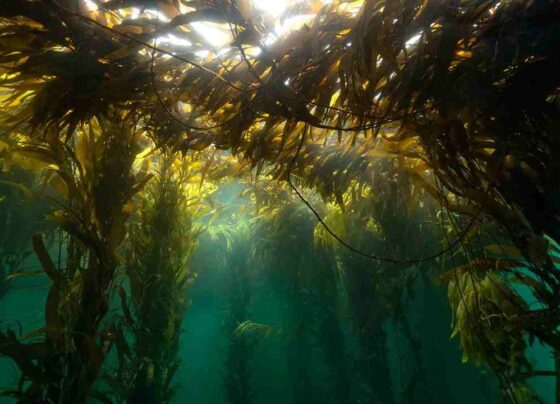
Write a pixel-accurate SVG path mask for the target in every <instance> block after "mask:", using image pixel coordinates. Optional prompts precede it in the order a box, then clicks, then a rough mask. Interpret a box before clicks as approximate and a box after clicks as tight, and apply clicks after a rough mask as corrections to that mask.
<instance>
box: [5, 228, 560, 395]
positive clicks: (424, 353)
mask: <svg viewBox="0 0 560 404" xmlns="http://www.w3.org/2000/svg"><path fill="white" fill-rule="evenodd" d="M223 247H224V246H222V245H220V243H219V242H213V241H211V240H209V239H203V240H202V243H201V245H200V247H199V249H198V251H197V253H196V255H195V257H194V259H193V263H192V265H193V268H194V269H195V270H196V271H197V273H198V274H199V277H198V279H197V281H196V282H195V284H194V286H193V287H192V289H190V291H189V292H188V298H189V299H191V300H192V302H193V304H192V307H191V308H190V309H189V311H188V313H187V315H186V317H185V319H184V322H183V327H182V328H183V333H182V334H181V341H180V344H181V348H180V359H181V361H182V364H181V367H180V369H179V371H178V373H177V374H176V376H175V382H176V383H178V384H180V388H179V390H178V392H177V395H176V396H175V398H174V400H173V402H176V403H197V404H198V403H200V404H214V403H216V404H218V403H227V402H228V401H227V397H226V394H225V389H224V383H223V377H224V366H223V364H224V358H225V355H226V350H227V338H226V336H225V334H224V331H223V324H224V321H225V318H226V316H227V310H228V304H229V302H228V298H227V296H228V287H229V286H231V285H230V283H229V278H230V276H231V273H230V271H229V270H228V266H227V260H226V263H225V265H224V263H223V262H220V261H223V260H222V259H221V258H222V257H219V256H220V255H221V254H224V253H225V249H224V248H223ZM216 252H218V254H216ZM234 254H235V253H230V255H229V256H228V259H229V260H231V259H232V255H234ZM218 258H220V259H218ZM238 258H239V257H238ZM26 265H27V266H29V267H35V266H36V265H37V262H36V261H35V260H34V259H33V258H29V259H28V260H27V261H26ZM257 278H258V277H257ZM253 283H254V284H253V285H252V289H253V290H252V294H253V298H252V299H251V305H250V313H251V316H250V318H251V320H253V321H255V322H259V323H265V324H269V325H282V324H284V325H286V326H288V325H289V323H290V321H291V320H290V314H289V306H290V303H291V302H290V301H289V297H287V296H286V293H285V291H282V286H281V285H280V282H278V284H274V283H273V282H263V280H262V279H254V281H253ZM48 287H49V282H48V281H47V278H46V277H44V276H37V277H34V278H29V279H27V278H26V279H21V280H18V281H17V282H16V283H15V284H14V285H13V286H12V289H11V290H10V291H9V293H8V294H7V295H6V296H5V297H4V298H3V299H2V301H1V302H0V316H1V318H2V321H3V323H2V324H3V327H7V326H8V327H12V328H14V327H15V328H16V329H18V328H20V327H21V328H23V332H26V331H29V330H32V329H35V328H37V327H39V326H41V325H42V323H43V321H44V320H43V307H44V301H45V299H46V293H47V291H48ZM414 290H415V292H416V293H415V296H414V298H413V299H412V300H410V302H409V303H408V305H407V312H406V318H407V321H408V322H409V324H410V327H411V329H412V330H413V334H414V337H415V339H416V341H417V343H418V347H419V350H420V352H419V357H420V358H421V359H422V366H423V369H422V370H421V375H422V377H423V379H424V380H423V382H422V383H423V385H421V386H417V389H421V390H422V391H423V398H422V399H420V398H416V399H415V398H411V397H410V396H408V397H407V393H406V388H407V387H406V386H408V385H409V383H410V382H411V378H412V377H414V374H415V369H416V368H417V367H418V362H417V358H418V357H417V356H415V355H413V352H412V350H413V348H412V347H411V346H410V342H409V341H408V340H407V338H406V337H405V336H404V334H403V332H402V330H401V329H400V327H399V326H398V325H395V324H394V323H392V322H391V321H386V322H385V323H384V324H383V329H384V330H385V332H386V334H387V338H386V341H387V344H386V350H387V360H388V363H387V367H388V369H389V371H390V375H389V378H390V381H391V385H390V386H386V387H387V391H389V392H391V394H390V396H391V397H392V400H393V401H392V402H394V403H406V402H426V403H459V404H460V403H464V404H467V403H475V402H476V403H497V402H499V395H498V390H497V384H496V380H495V378H494V377H493V375H492V374H491V372H490V371H489V370H485V369H483V368H480V367H478V368H477V367H475V366H473V365H471V364H468V363H467V364H463V363H461V352H460V349H459V346H458V340H457V339H453V340H450V338H449V333H450V321H451V319H450V313H449V309H448V307H447V305H446V301H445V294H444V293H445V292H444V290H442V289H441V288H438V287H435V286H431V285H425V284H424V283H423V282H422V281H418V282H417V284H416V285H415V286H414ZM337 318H338V320H339V322H340V327H341V329H342V331H343V333H344V337H345V338H344V344H345V347H344V348H345V351H344V352H343V353H341V355H344V359H345V361H346V362H347V363H348V368H349V373H350V379H349V387H350V389H351V392H352V396H358V395H359V394H358V392H359V391H360V389H363V388H365V386H363V385H360V384H359V377H358V376H357V375H353V374H352V373H355V372H357V369H355V366H356V365H355V364H356V362H357V361H358V360H359V359H360V357H359V355H360V353H359V349H358V348H357V344H356V340H355V338H354V337H353V336H352V333H351V331H350V319H348V318H347V316H345V315H344V313H341V314H339V315H338V316H337ZM298 339H306V343H307V345H308V346H309V347H310V348H311V351H310V352H306V357H307V359H306V360H307V361H308V363H307V366H308V369H309V373H310V379H309V380H308V383H310V389H311V396H310V397H311V399H310V401H308V402H310V403H336V402H337V401H334V400H333V398H332V396H331V395H330V394H329V388H330V386H329V379H328V377H327V373H328V369H326V364H325V361H324V358H323V356H322V354H321V346H320V345H319V344H320V338H317V336H313V337H310V336H309V335H303V334H299V335H298V334H296V335H295V336H292V337H290V338H289V339H286V338H283V337H281V336H271V337H269V338H263V339H261V340H259V341H258V342H256V343H255V347H254V351H253V354H252V358H251V364H250V369H251V385H252V390H253V400H254V401H253V402H255V403H263V404H264V403H278V404H280V403H299V402H301V401H298V397H297V396H296V395H295V393H294V391H295V389H294V383H295V382H296V381H295V380H294V372H295V369H294V360H296V359H297V360H298V361H299V360H300V359H301V358H296V357H294V352H291V351H293V349H294V347H295V346H297V344H296V342H297V340H298ZM530 358H531V360H532V361H533V363H534V365H535V366H536V368H547V366H548V367H550V366H552V360H551V359H550V358H549V355H548V353H547V351H546V350H545V349H544V348H536V349H533V350H532V352H531V354H530ZM353 367H354V368H353ZM17 377H18V370H17V367H16V366H15V365H14V364H13V363H11V362H10V361H9V360H8V359H5V358H3V359H1V360H0V384H1V385H2V386H4V387H9V386H15V383H16V382H17ZM547 382H548V383H547ZM533 386H534V387H535V388H536V389H537V391H538V392H539V394H540V396H541V397H542V398H543V402H547V403H548V402H550V403H552V400H551V395H552V391H553V388H554V383H553V382H550V381H548V380H546V379H544V380H542V381H541V380H539V382H538V383H534V384H533ZM403 390H404V391H405V392H403ZM2 402H5V403H8V402H13V401H12V400H11V399H6V398H5V399H3V400H2ZM350 402H360V401H350ZM372 402H377V401H372ZM387 402H390V401H387Z"/></svg>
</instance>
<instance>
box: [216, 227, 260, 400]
mask: <svg viewBox="0 0 560 404" xmlns="http://www.w3.org/2000/svg"><path fill="white" fill-rule="evenodd" d="M249 237H250V236H249V234H247V232H244V233H243V232H241V231H240V232H238V233H237V234H236V237H235V241H234V243H233V245H232V247H231V249H230V251H229V254H228V256H229V257H228V258H229V259H228V260H227V269H226V271H227V272H228V273H229V274H228V277H229V280H228V283H227V285H228V286H227V289H226V290H225V292H224V293H225V294H226V296H227V297H226V302H227V303H226V313H227V314H226V318H225V321H224V326H223V331H224V333H225V335H226V337H227V339H228V345H227V347H226V351H225V355H224V356H225V357H224V360H223V373H224V375H223V383H224V387H225V391H226V397H227V402H228V403H230V404H244V403H246V404H250V403H252V402H253V397H254V391H253V390H254V389H253V383H254V375H253V363H254V355H255V350H256V348H257V346H258V345H257V343H258V340H257V338H258V337H257V336H255V335H254V334H252V333H250V332H241V331H239V327H240V325H241V324H243V323H244V322H245V321H248V320H249V319H250V317H251V303H252V298H251V297H252V293H253V287H252V284H253V282H254V281H253V280H252V279H251V272H252V271H253V272H254V269H251V267H250V265H251V260H250V254H249V253H250V238H249Z"/></svg>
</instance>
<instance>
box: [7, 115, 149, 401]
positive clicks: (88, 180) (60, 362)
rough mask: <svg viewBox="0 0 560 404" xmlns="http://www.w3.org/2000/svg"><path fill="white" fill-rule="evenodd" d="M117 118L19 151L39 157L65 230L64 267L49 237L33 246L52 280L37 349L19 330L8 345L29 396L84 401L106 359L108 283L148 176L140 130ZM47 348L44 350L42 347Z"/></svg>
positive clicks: (33, 142)
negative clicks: (143, 171)
mask: <svg viewBox="0 0 560 404" xmlns="http://www.w3.org/2000/svg"><path fill="white" fill-rule="evenodd" d="M113 118H114V121H113V122H107V121H103V120H99V121H94V122H92V123H91V125H90V126H89V127H87V128H84V129H83V130H80V131H77V132H76V134H75V136H74V138H73V139H72V141H71V142H70V143H66V144H65V143H62V142H61V141H60V140H59V139H58V137H57V136H55V135H51V136H46V137H45V139H44V140H43V141H41V140H39V139H34V138H28V139H25V143H24V139H22V140H21V145H16V146H15V147H14V152H15V153H19V154H21V155H22V156H25V157H26V158H29V159H31V160H36V161H38V163H39V164H42V165H43V166H44V168H43V170H44V172H45V175H46V176H47V177H48V178H49V181H50V184H51V186H52V187H53V188H54V190H56V192H57V194H58V195H57V196H56V197H55V198H54V204H55V206H56V207H58V208H59V210H57V211H55V212H54V213H53V215H52V219H53V220H54V221H55V222H56V223H57V224H58V225H59V226H60V228H61V229H63V230H64V232H65V235H66V238H65V240H66V243H64V244H63V246H62V248H64V249H65V250H66V255H67V258H68V259H67V262H66V265H63V266H57V265H55V263H54V262H53V260H52V259H51V257H50V255H49V252H48V251H47V249H46V247H45V245H44V242H43V237H42V236H41V235H40V234H37V235H35V236H34V237H33V248H34V251H35V253H36V254H37V257H38V259H39V260H40V262H41V265H42V267H43V270H44V271H45V273H46V274H47V275H48V276H49V277H50V278H51V280H52V282H53V284H52V286H51V289H50V292H49V296H48V299H47V303H46V307H45V320H46V324H45V328H44V329H42V330H38V331H37V333H38V334H41V333H42V334H44V337H43V338H40V340H39V342H37V343H36V344H35V345H34V346H35V347H36V348H34V349H31V346H29V347H28V346H27V345H25V344H21V343H20V342H18V341H17V339H16V338H15V337H14V336H13V335H12V336H11V337H10V336H4V338H5V339H6V340H7V341H9V342H7V343H6V344H4V345H3V346H4V347H5V350H4V354H6V355H8V356H10V357H12V358H13V359H14V360H16V362H17V363H18V364H19V366H20V370H21V371H22V376H21V381H20V389H21V391H20V392H19V393H14V394H15V395H16V396H19V397H21V399H22V400H24V401H25V400H28V399H32V400H39V399H43V398H44V397H47V398H48V399H49V400H52V401H53V402H60V401H62V402H68V401H70V400H78V402H80V401H84V400H85V398H86V397H87V396H88V394H89V393H90V391H89V389H90V386H91V385H92V383H93V382H94V381H95V379H96V378H97V376H98V372H99V368H100V366H101V364H102V362H103V360H104V354H103V351H102V349H101V345H102V343H103V341H102V339H103V337H102V332H101V329H100V327H101V323H102V320H103V318H104V317H105V315H106V313H107V308H108V306H107V301H108V296H107V293H108V288H109V286H110V284H111V281H112V279H113V276H114V274H115V270H116V268H117V264H118V262H117V260H118V259H117V251H116V250H117V248H118V247H119V245H120V243H121V242H122V239H123V237H124V232H125V227H124V225H125V220H126V218H127V216H128V214H127V213H126V211H125V209H124V206H125V205H126V203H127V202H128V201H129V200H130V198H132V196H133V195H134V194H135V193H136V192H137V191H138V190H139V189H140V188H141V187H142V185H143V184H144V183H145V182H146V180H147V178H146V177H144V178H136V177H135V176H134V174H133V172H132V164H133V162H134V158H135V155H136V153H137V152H138V149H137V148H136V147H135V139H136V136H137V135H136V134H135V133H134V132H133V131H130V129H129V128H128V127H127V125H126V123H125V122H123V121H122V120H120V119H119V117H118V114H117V113H115V116H114V117H113ZM39 347H40V348H41V349H38V348H39Z"/></svg>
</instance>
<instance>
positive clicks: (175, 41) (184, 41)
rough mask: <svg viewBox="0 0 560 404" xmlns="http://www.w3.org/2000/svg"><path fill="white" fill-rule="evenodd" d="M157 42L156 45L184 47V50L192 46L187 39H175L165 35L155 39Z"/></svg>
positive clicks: (172, 36) (173, 36)
mask: <svg viewBox="0 0 560 404" xmlns="http://www.w3.org/2000/svg"><path fill="white" fill-rule="evenodd" d="M157 42H158V43H164V44H169V45H174V46H180V47H184V48H187V47H189V46H192V42H191V41H189V40H188V39H183V38H179V37H177V36H175V35H173V34H168V35H165V36H161V37H159V38H157Z"/></svg>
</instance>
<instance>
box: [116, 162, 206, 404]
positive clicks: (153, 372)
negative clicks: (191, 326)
mask: <svg viewBox="0 0 560 404" xmlns="http://www.w3.org/2000/svg"><path fill="white" fill-rule="evenodd" d="M157 161H159V166H158V168H157V173H156V178H155V179H154V180H152V181H151V182H150V184H149V185H148V186H147V187H146V189H145V191H144V192H143V193H142V194H140V195H139V197H138V200H137V201H135V203H136V204H137V205H138V206H137V209H136V211H137V212H138V213H137V214H136V216H135V217H134V220H132V221H131V224H130V227H129V232H128V233H129V242H128V245H127V251H128V253H127V258H126V273H127V275H128V278H129V281H130V294H131V297H132V299H131V304H130V306H129V303H128V301H127V298H126V293H125V290H124V289H123V288H120V290H119V291H120V296H121V303H122V309H123V312H124V329H122V330H121V331H120V332H118V334H120V341H119V342H118V344H117V349H118V356H119V361H120V363H119V366H118V370H117V373H116V374H115V375H114V376H113V381H112V384H113V385H118V386H119V387H118V389H117V391H119V392H120V394H121V399H123V400H125V401H127V402H130V403H136V402H139V401H142V402H146V403H169V402H170V401H171V400H172V398H173V395H174V393H175V388H174V386H173V385H172V381H173V377H174V375H175V373H176V371H177V369H178V368H179V365H180V360H179V339H180V335H181V323H182V321H183V318H184V316H185V314H186V310H187V308H188V305H189V303H188V302H187V301H186V291H187V288H188V287H189V285H190V284H191V283H192V281H193V279H194V274H193V273H191V272H190V270H189V261H190V259H191V256H192V253H193V250H194V248H195V246H196V241H195V239H196V236H197V230H196V229H195V227H194V225H193V223H192V215H191V213H190V212H189V210H188V207H187V204H188V195H187V190H186V186H187V185H186V182H187V171H186V170H187V169H186V167H185V166H182V165H181V164H180V163H179V162H178V161H177V160H175V159H174V156H173V155H171V154H164V155H159V156H158V158H157ZM127 335H130V336H131V337H132V342H131V343H130V344H129V343H127V342H126V340H125V339H124V337H125V336H127Z"/></svg>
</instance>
